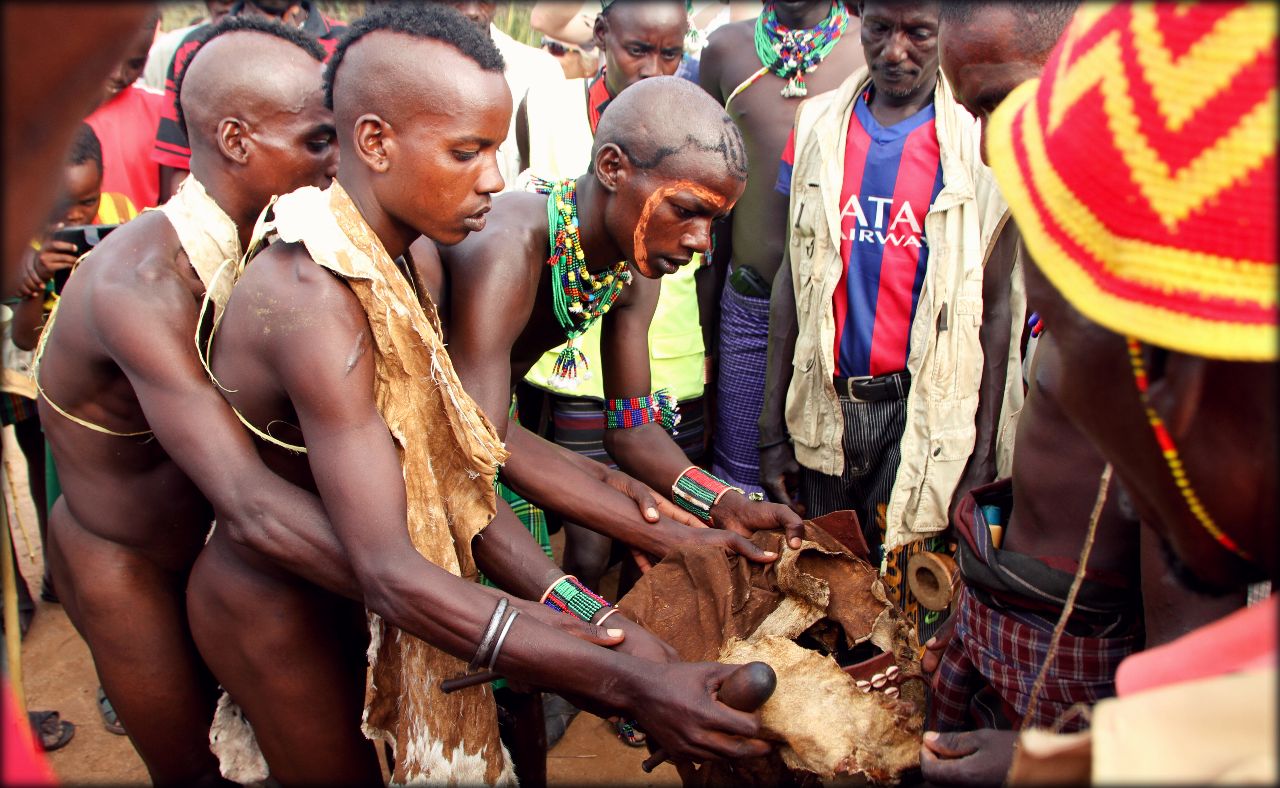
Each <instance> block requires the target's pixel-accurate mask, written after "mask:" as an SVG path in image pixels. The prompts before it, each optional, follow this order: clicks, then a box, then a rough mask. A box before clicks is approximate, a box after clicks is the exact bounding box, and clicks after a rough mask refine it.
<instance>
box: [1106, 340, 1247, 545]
mask: <svg viewBox="0 0 1280 788" xmlns="http://www.w3.org/2000/svg"><path fill="white" fill-rule="evenodd" d="M1127 340H1128V343H1129V364H1130V365H1131V366H1132V367H1133V380H1134V383H1136V384H1137V386H1138V399H1139V400H1141V401H1142V409H1143V410H1144V411H1146V414H1147V422H1148V423H1149V424H1150V425H1151V431H1152V432H1154V433H1155V436H1156V443H1158V444H1159V445H1160V453H1161V454H1163V455H1164V461H1165V464H1166V465H1168V466H1169V473H1171V474H1172V475H1173V483H1174V484H1176V485H1177V486H1178V492H1180V493H1182V498H1183V500H1185V501H1186V502H1187V508H1189V509H1190V510H1191V514H1193V515H1194V516H1195V518H1196V520H1197V521H1199V523H1200V526H1201V527H1202V528H1204V530H1206V531H1208V532H1209V535H1210V536H1212V537H1213V538H1214V539H1215V540H1216V541H1217V542H1218V544H1220V545H1222V546H1223V547H1225V548H1226V549H1228V550H1230V551H1231V552H1233V553H1235V554H1236V555H1238V556H1240V557H1241V558H1243V559H1245V560H1246V561H1250V560H1252V557H1251V556H1250V555H1249V554H1248V553H1247V552H1245V551H1244V550H1243V549H1241V547H1240V545H1238V544H1236V542H1235V540H1234V539H1232V538H1231V537H1230V536H1227V534H1226V533H1225V532H1224V531H1223V530H1222V529H1221V528H1219V527H1218V524H1217V523H1215V522H1214V521H1213V518H1212V517H1210V516H1209V512H1208V510H1207V509H1205V508H1204V504H1203V503H1201V502H1200V496H1198V495H1196V491H1195V489H1194V488H1193V487H1192V486H1191V480H1190V479H1188V478H1187V472H1186V470H1185V469H1184V468H1183V466H1182V458H1180V457H1179V456H1178V449H1177V447H1175V446H1174V445H1173V436H1172V435H1170V434H1169V430H1168V429H1167V428H1166V427H1165V426H1164V420H1163V419H1161V418H1160V416H1159V414H1157V413H1156V411H1155V408H1153V407H1151V400H1150V399H1149V398H1148V396H1147V387H1148V381H1147V367H1146V364H1145V363H1143V360H1142V343H1141V342H1140V341H1138V340H1137V339H1135V338H1134V337H1127Z"/></svg>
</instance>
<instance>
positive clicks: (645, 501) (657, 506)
mask: <svg viewBox="0 0 1280 788" xmlns="http://www.w3.org/2000/svg"><path fill="white" fill-rule="evenodd" d="M601 467H603V466H601ZM600 480H601V481H603V482H604V483H605V484H607V485H609V486H610V487H612V488H613V489H615V490H617V491H618V492H620V493H622V494H623V495H625V496H627V497H628V498H630V499H631V500H633V501H635V502H636V506H637V507H638V508H639V509H640V516H641V517H643V518H644V519H645V521H646V522H650V523H656V522H658V521H659V520H660V519H662V518H663V517H668V518H670V519H672V520H675V521H676V522H678V523H680V524H681V525H688V526H692V527H694V528H705V527H706V524H705V523H703V522H702V521H701V520H699V519H698V518H697V517H694V516H693V515H691V514H689V513H688V512H686V511H685V510H684V509H681V508H680V507H679V506H676V505H675V504H674V503H672V502H671V501H669V500H667V499H666V497H665V496H661V495H658V494H657V493H656V492H654V491H653V489H652V488H650V487H649V485H647V484H645V483H644V482H642V481H640V480H638V479H636V478H634V477H632V476H628V475H627V474H625V473H623V472H622V471H616V470H614V469H612V468H605V469H604V473H603V475H601V477H600Z"/></svg>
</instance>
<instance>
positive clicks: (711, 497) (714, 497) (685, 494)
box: [671, 465, 746, 522]
mask: <svg viewBox="0 0 1280 788" xmlns="http://www.w3.org/2000/svg"><path fill="white" fill-rule="evenodd" d="M730 490H737V491H738V492H740V493H742V494H743V495H746V492H745V491H744V490H743V489H742V488H741V487H734V486H733V485H731V484H729V483H727V482H725V481H724V480H723V479H720V478H717V477H715V476H712V475H711V474H709V473H707V472H706V471H704V470H702V469H701V468H699V467H698V466H696V465H690V466H689V467H688V468H685V469H684V472H683V473H681V474H680V475H679V476H678V477H676V483H675V484H673V485H671V500H673V501H675V502H676V504H677V505H678V506H679V507H680V508H681V509H684V510H685V511H686V512H689V513H690V514H693V515H695V516H697V517H700V518H702V519H703V520H706V521H708V522H710V521H711V509H712V508H714V507H715V505H716V504H718V503H720V499H721V498H723V497H724V494H725V493H727V492H729V491H730Z"/></svg>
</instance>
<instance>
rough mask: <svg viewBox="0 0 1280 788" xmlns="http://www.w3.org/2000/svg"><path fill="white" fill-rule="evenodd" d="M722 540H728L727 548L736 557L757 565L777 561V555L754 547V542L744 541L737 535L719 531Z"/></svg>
mask: <svg viewBox="0 0 1280 788" xmlns="http://www.w3.org/2000/svg"><path fill="white" fill-rule="evenodd" d="M720 533H722V534H724V538H725V539H727V540H728V545H727V546H728V548H729V549H730V550H732V551H733V552H735V553H737V554H738V555H740V556H742V557H743V558H746V559H747V560H748V561H755V562H756V563H757V564H767V563H769V562H770V561H776V560H778V554H777V553H775V552H773V551H772V550H763V549H761V548H759V547H757V546H756V544H755V542H752V541H751V540H750V539H744V538H743V537H741V536H739V535H738V534H735V533H731V532H729V531H721V532H720Z"/></svg>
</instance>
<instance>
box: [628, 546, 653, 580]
mask: <svg viewBox="0 0 1280 788" xmlns="http://www.w3.org/2000/svg"><path fill="white" fill-rule="evenodd" d="M630 549H631V559H632V560H633V561H635V562H636V566H637V567H639V568H640V574H644V573H646V572H648V571H649V570H650V569H652V568H653V562H652V561H650V560H649V556H647V555H645V554H644V553H642V552H640V551H639V550H637V549H635V548H634V547H632V548H630Z"/></svg>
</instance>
